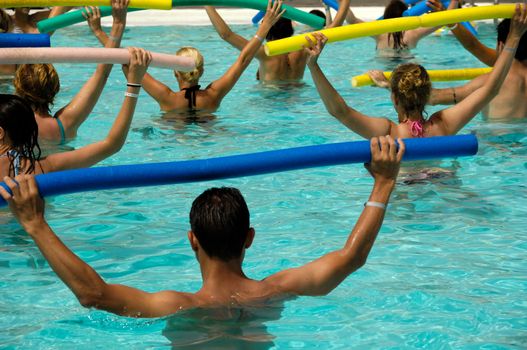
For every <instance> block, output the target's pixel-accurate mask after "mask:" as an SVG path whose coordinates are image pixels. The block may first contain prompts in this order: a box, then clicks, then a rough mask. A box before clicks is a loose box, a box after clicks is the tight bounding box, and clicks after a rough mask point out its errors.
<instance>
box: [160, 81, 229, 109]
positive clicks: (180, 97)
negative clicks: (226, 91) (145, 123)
mask: <svg viewBox="0 0 527 350" xmlns="http://www.w3.org/2000/svg"><path fill="white" fill-rule="evenodd" d="M195 94H196V104H195V106H194V107H189V101H188V99H186V98H185V91H171V93H170V99H168V101H167V102H166V103H162V104H160V106H161V110H163V111H164V112H175V113H188V112H198V111H199V112H203V113H212V112H215V111H216V110H217V109H218V107H219V105H220V103H219V102H220V100H219V99H218V98H217V96H216V95H215V93H214V91H213V90H211V89H210V86H208V87H207V88H206V89H204V90H199V91H196V92H195Z"/></svg>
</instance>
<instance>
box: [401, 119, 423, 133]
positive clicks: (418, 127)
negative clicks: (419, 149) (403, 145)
mask: <svg viewBox="0 0 527 350" xmlns="http://www.w3.org/2000/svg"><path fill="white" fill-rule="evenodd" d="M404 123H408V124H409V125H408V126H409V127H410V133H411V134H412V136H413V137H424V136H425V135H424V131H425V129H424V120H423V119H421V120H410V119H406V120H405V121H404Z"/></svg>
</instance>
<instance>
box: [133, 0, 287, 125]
mask: <svg viewBox="0 0 527 350" xmlns="http://www.w3.org/2000/svg"><path fill="white" fill-rule="evenodd" d="M281 6H282V0H278V1H274V2H272V1H271V0H270V1H269V3H268V5H267V11H266V13H265V17H264V18H263V20H262V24H261V25H260V27H259V28H258V30H257V31H256V35H255V36H254V37H253V38H252V39H251V40H250V41H249V43H248V44H247V45H246V46H245V47H244V49H243V50H242V52H241V53H240V56H239V57H238V59H237V60H236V62H234V64H233V65H232V66H231V67H230V68H229V69H228V70H227V72H225V74H224V75H223V76H222V77H221V78H219V79H218V80H215V81H213V82H212V83H211V84H209V85H208V86H207V87H206V88H205V89H201V86H200V85H199V79H200V77H201V76H202V74H203V63H204V60H203V56H202V55H201V54H200V53H199V51H198V50H197V49H195V48H192V47H183V48H182V49H180V50H179V51H178V52H177V55H178V56H185V57H192V58H193V59H194V61H195V63H196V69H194V71H192V72H189V73H186V72H179V71H175V72H174V74H175V76H176V79H177V81H178V84H179V91H172V89H170V88H169V87H168V86H166V85H165V84H163V83H161V82H159V81H158V80H156V79H154V78H153V77H152V76H151V75H149V74H146V75H145V78H144V80H143V87H144V89H145V91H146V92H148V94H149V95H150V96H152V97H153V98H154V99H155V100H156V101H157V103H158V104H159V106H160V107H161V110H162V111H164V112H174V113H177V114H185V115H188V114H196V113H199V114H202V113H203V114H207V113H212V112H215V111H216V110H217V109H218V108H219V106H220V103H221V101H222V100H223V98H224V97H225V96H226V95H227V94H228V93H229V91H231V89H232V88H233V87H234V85H235V84H236V82H237V81H238V79H239V78H240V76H241V75H242V73H243V72H244V71H245V69H246V68H247V67H248V66H249V63H250V62H251V60H252V59H253V58H254V56H255V55H256V53H257V52H258V49H259V48H260V46H261V45H262V42H263V38H265V37H266V35H267V33H268V32H269V30H270V29H271V27H272V26H273V24H275V23H276V21H278V19H279V18H280V17H281V16H282V14H283V13H284V11H280V8H281ZM124 72H125V74H126V68H125V69H124Z"/></svg>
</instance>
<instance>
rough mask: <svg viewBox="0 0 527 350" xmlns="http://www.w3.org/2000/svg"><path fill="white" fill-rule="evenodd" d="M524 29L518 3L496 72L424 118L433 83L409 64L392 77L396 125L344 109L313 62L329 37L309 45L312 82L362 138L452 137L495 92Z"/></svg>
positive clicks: (524, 14) (524, 12) (524, 13)
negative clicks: (469, 92)
mask: <svg viewBox="0 0 527 350" xmlns="http://www.w3.org/2000/svg"><path fill="white" fill-rule="evenodd" d="M526 31H527V5H519V4H518V5H516V12H515V14H514V17H513V18H512V24H511V29H510V32H509V35H508V37H507V41H506V43H505V47H504V49H503V50H502V52H501V53H500V55H499V57H498V60H497V61H496V64H495V66H494V69H493V70H492V72H491V73H490V75H489V77H488V79H487V81H486V82H485V83H484V84H483V85H482V86H481V87H480V88H478V89H477V90H475V91H474V92H472V93H471V94H470V95H469V96H467V97H466V98H465V99H464V100H463V101H461V102H459V103H458V104H457V105H455V106H452V107H450V108H447V109H443V110H440V111H438V112H436V113H434V114H432V116H431V117H430V118H428V119H425V116H424V115H426V112H425V106H426V104H427V102H428V99H429V98H430V93H431V89H432V84H431V83H430V78H429V76H428V73H427V72H426V69H424V68H423V67H422V66H420V65H417V64H413V63H407V64H402V65H400V66H398V67H397V68H396V69H395V70H394V71H393V73H392V77H391V79H390V86H389V87H390V89H391V98H392V101H393V104H394V107H395V111H396V112H397V116H398V123H394V122H393V121H391V120H390V119H388V118H377V117H371V116H367V115H365V114H363V113H360V112H359V111H357V110H355V109H353V108H352V107H350V106H348V105H347V104H346V102H345V101H344V99H343V98H342V96H340V95H339V93H338V92H337V91H336V90H335V89H334V88H333V86H332V85H331V83H330V82H329V81H328V80H327V78H326V77H325V75H324V73H323V72H322V70H321V69H320V66H319V65H318V63H317V60H318V57H319V55H320V53H321V52H322V50H323V48H324V45H325V43H326V42H327V38H326V37H325V36H324V35H323V34H322V33H316V34H315V37H316V42H313V41H312V40H310V39H309V37H308V38H307V40H308V41H310V44H311V45H310V47H309V48H307V49H306V50H307V51H308V52H309V54H310V60H309V62H308V67H309V69H310V70H311V75H312V77H313V81H314V82H315V85H316V87H317V90H318V92H319V94H320V96H321V98H322V101H324V104H325V106H326V108H327V110H328V112H329V113H331V115H333V116H334V117H335V118H337V119H338V120H339V121H340V122H341V123H342V124H344V125H345V126H347V127H348V128H349V129H351V130H353V131H354V132H356V133H357V134H359V135H361V136H362V137H364V138H368V139H369V138H372V137H376V136H385V135H390V136H392V137H393V138H398V137H401V138H412V137H424V136H445V135H455V134H456V133H457V132H459V131H460V130H461V129H462V128H463V127H464V126H465V125H466V124H467V123H468V122H469V121H470V120H471V119H472V118H474V117H475V116H476V115H477V114H478V113H479V112H480V111H481V110H482V109H483V108H484V107H485V106H486V105H487V104H488V103H489V102H490V101H491V100H492V99H493V98H494V97H495V96H496V95H497V94H498V92H499V90H500V87H501V84H502V83H503V81H504V80H505V77H506V76H507V73H508V71H509V68H510V67H511V64H512V61H513V59H514V54H515V52H516V49H517V48H518V44H519V42H520V39H521V37H522V35H523V34H524V33H525V32H526Z"/></svg>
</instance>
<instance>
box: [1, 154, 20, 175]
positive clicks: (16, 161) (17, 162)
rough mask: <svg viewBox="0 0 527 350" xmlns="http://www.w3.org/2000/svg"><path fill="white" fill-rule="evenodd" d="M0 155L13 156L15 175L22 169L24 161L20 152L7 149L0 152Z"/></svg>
mask: <svg viewBox="0 0 527 350" xmlns="http://www.w3.org/2000/svg"><path fill="white" fill-rule="evenodd" d="M0 157H11V158H13V168H14V170H15V176H17V175H18V174H19V173H20V171H21V170H22V164H21V163H22V162H21V161H20V158H21V157H20V154H19V153H18V152H17V151H15V150H14V149H12V150H10V151H7V152H6V153H4V154H0Z"/></svg>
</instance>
